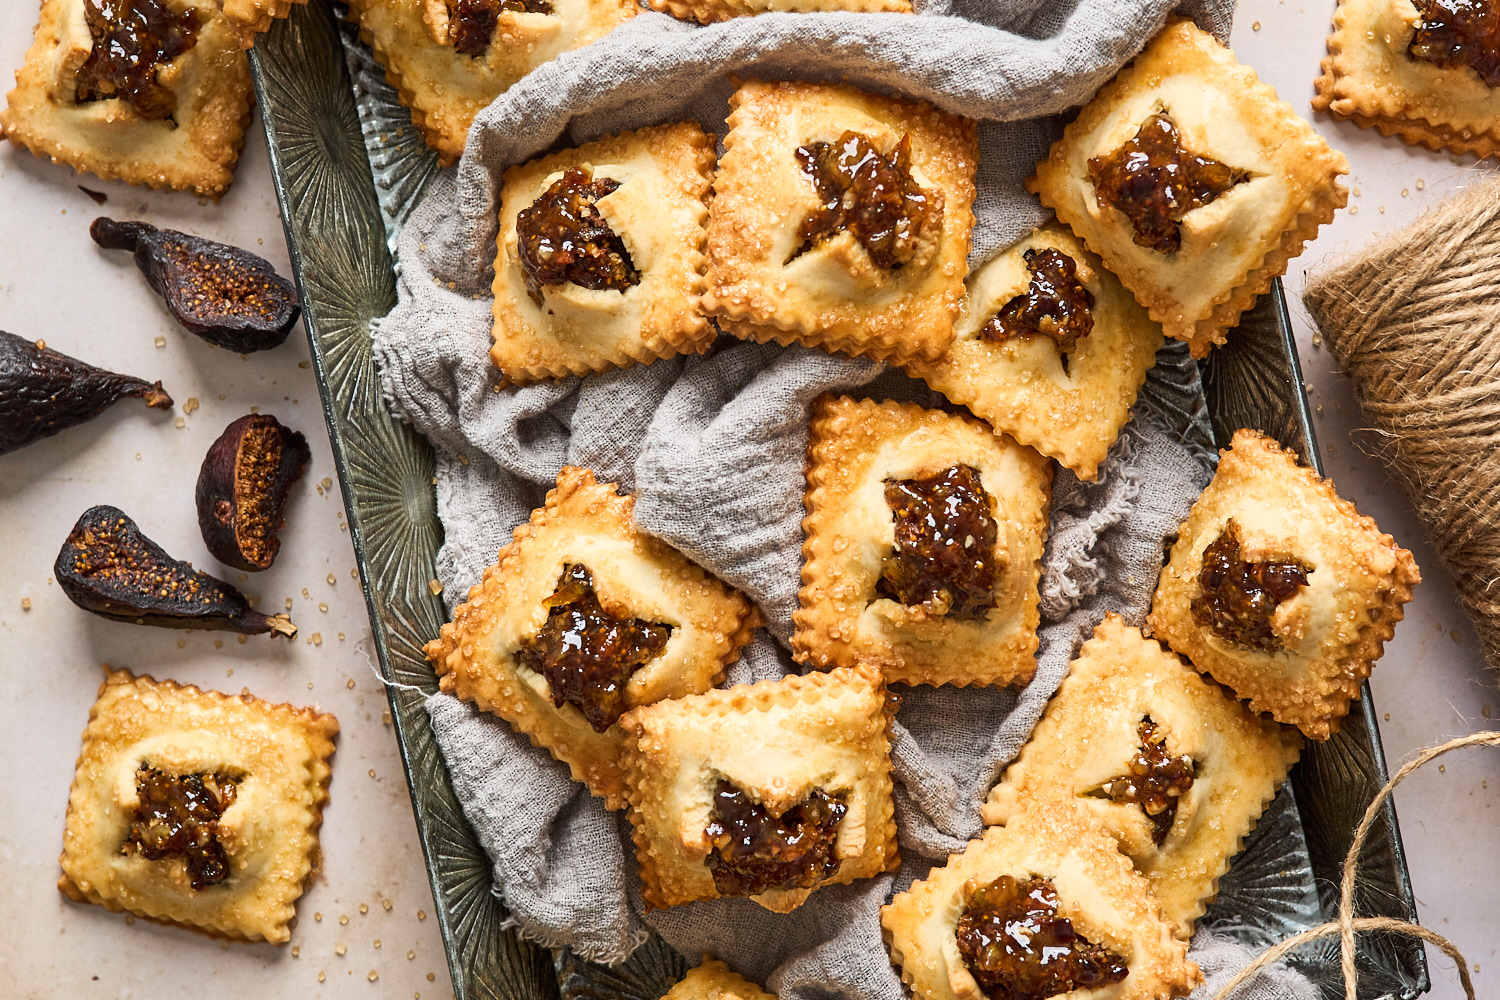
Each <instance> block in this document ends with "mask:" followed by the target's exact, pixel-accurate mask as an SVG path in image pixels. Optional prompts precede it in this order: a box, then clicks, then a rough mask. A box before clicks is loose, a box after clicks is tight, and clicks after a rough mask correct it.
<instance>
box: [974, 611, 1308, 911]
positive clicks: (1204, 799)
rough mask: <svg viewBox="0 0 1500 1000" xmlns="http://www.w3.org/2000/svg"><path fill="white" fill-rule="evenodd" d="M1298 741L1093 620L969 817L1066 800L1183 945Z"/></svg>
mask: <svg viewBox="0 0 1500 1000" xmlns="http://www.w3.org/2000/svg"><path fill="white" fill-rule="evenodd" d="M1301 745H1302V741H1301V739H1299V738H1298V736H1297V734H1296V733H1295V732H1294V731H1293V730H1292V729H1290V728H1288V727H1283V726H1280V725H1278V724H1277V723H1275V722H1272V721H1270V720H1266V719H1262V718H1259V717H1257V716H1256V715H1254V714H1253V713H1252V712H1250V711H1249V710H1247V709H1246V708H1245V707H1244V706H1243V705H1241V704H1239V703H1238V702H1236V701H1235V700H1234V699H1233V698H1231V697H1230V696H1228V695H1227V694H1226V693H1225V692H1224V691H1223V690H1222V689H1221V688H1219V686H1218V685H1216V684H1214V683H1212V682H1210V681H1207V680H1205V679H1204V678H1203V677H1202V676H1201V675H1200V674H1199V673H1198V672H1197V671H1195V670H1194V669H1193V668H1192V667H1191V666H1190V665H1188V664H1185V663H1183V662H1182V661H1181V660H1180V659H1179V658H1178V657H1177V656H1175V655H1174V654H1172V653H1170V652H1167V651H1165V650H1163V649H1162V647H1161V644H1160V643H1158V642H1156V641H1154V640H1151V639H1146V638H1143V637H1142V636H1141V633H1140V630H1138V629H1135V628H1132V627H1130V626H1127V625H1126V624H1125V623H1124V621H1123V620H1122V619H1121V618H1120V617H1119V616H1118V615H1114V614H1110V615H1107V616H1106V617H1105V619H1104V622H1103V623H1102V624H1100V625H1099V627H1098V628H1097V629H1096V630H1095V632H1094V635H1093V636H1092V637H1091V638H1090V639H1089V640H1088V641H1086V642H1085V643H1084V644H1083V646H1082V647H1081V648H1080V649H1079V651H1078V655H1077V657H1075V658H1074V660H1073V662H1072V663H1071V664H1070V665H1069V668H1068V676H1067V677H1066V678H1065V679H1064V680H1063V683H1062V686H1061V687H1059V688H1058V691H1057V693H1056V694H1055V695H1053V697H1052V700H1051V701H1050V702H1049V703H1048V705H1047V709H1046V712H1045V713H1044V714H1043V716H1042V718H1041V721H1040V722H1038V723H1037V727H1036V729H1035V731H1034V732H1033V733H1032V736H1031V739H1030V741H1029V742H1028V743H1027V744H1026V745H1025V746H1024V747H1022V748H1021V753H1020V755H1019V756H1018V757H1017V758H1016V760H1015V762H1014V763H1012V764H1011V765H1010V766H1009V767H1008V768H1006V771H1005V774H1004V776H1003V779H1002V780H1001V782H1000V784H998V785H996V786H995V788H994V789H993V790H992V791H991V792H990V795H989V798H988V800H987V801H986V802H985V804H984V809H983V812H982V815H983V818H984V821H985V822H986V823H998V824H1005V823H1007V822H1009V820H1010V817H1011V816H1012V815H1013V814H1014V813H1016V812H1017V811H1019V810H1022V809H1024V808H1025V806H1026V804H1027V803H1028V802H1030V801H1032V800H1033V799H1037V798H1049V797H1055V798H1060V799H1062V800H1064V801H1066V800H1070V799H1071V800H1072V801H1073V802H1074V804H1075V805H1076V806H1077V807H1078V808H1080V809H1081V810H1082V811H1083V812H1084V813H1085V814H1086V815H1087V816H1089V817H1090V818H1091V819H1092V820H1094V821H1095V822H1097V823H1099V824H1100V825H1101V826H1102V827H1103V828H1104V829H1105V830H1106V831H1108V832H1109V833H1110V835H1111V836H1113V837H1114V838H1115V839H1116V840H1117V841H1118V842H1119V844H1120V849H1121V850H1122V851H1124V852H1125V854H1126V855H1128V856H1129V857H1130V859H1131V860H1132V861H1133V862H1134V864H1135V868H1136V871H1138V872H1139V873H1140V874H1141V875H1143V876H1145V878H1146V880H1147V881H1148V882H1149V883H1150V885H1151V891H1152V893H1153V894H1154V895H1155V896H1156V897H1157V898H1158V899H1159V900H1161V904H1162V913H1163V915H1164V916H1165V917H1166V919H1167V921H1168V922H1169V923H1171V924H1172V925H1173V927H1174V929H1175V931H1176V933H1177V935H1178V936H1179V937H1180V938H1181V939H1182V940H1184V941H1186V940H1188V939H1189V938H1190V937H1191V936H1192V931H1193V922H1194V921H1195V920H1197V919H1198V918H1199V917H1201V916H1202V915H1203V912H1204V909H1205V907H1206V906H1207V904H1208V903H1209V902H1210V901H1211V900H1212V899H1213V897H1214V894H1215V893H1216V892H1217V891H1218V881H1219V878H1220V877H1221V876H1222V875H1223V874H1224V872H1226V871H1227V870H1228V869H1229V860H1230V858H1232V857H1233V856H1234V855H1235V854H1236V853H1238V852H1239V849H1240V845H1241V844H1242V843H1243V841H1244V838H1245V837H1246V836H1247V835H1248V834H1249V833H1250V831H1251V830H1253V829H1254V828H1255V824H1256V821H1257V820H1258V819H1259V817H1260V815H1261V813H1262V812H1263V811H1264V809H1265V807H1266V806H1267V804H1269V803H1270V801H1271V799H1272V798H1273V797H1274V796H1275V794H1276V789H1277V787H1278V786H1279V785H1280V784H1281V783H1282V782H1283V781H1284V780H1285V779H1286V775H1287V772H1288V770H1289V769H1290V768H1291V766H1292V765H1293V764H1294V763H1296V761H1297V757H1298V752H1299V749H1300V747H1301Z"/></svg>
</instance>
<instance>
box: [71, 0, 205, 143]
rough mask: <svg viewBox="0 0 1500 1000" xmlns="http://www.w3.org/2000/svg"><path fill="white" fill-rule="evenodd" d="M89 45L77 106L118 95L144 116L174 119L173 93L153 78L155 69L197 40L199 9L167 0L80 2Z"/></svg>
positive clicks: (77, 89) (76, 85) (81, 69)
mask: <svg viewBox="0 0 1500 1000" xmlns="http://www.w3.org/2000/svg"><path fill="white" fill-rule="evenodd" d="M83 16H84V20H85V21H87V23H88V26H89V37H90V38H92V39H93V47H92V49H90V51H89V56H88V58H87V59H85V60H84V63H83V65H82V66H80V67H79V68H78V75H77V77H76V78H75V82H74V100H76V101H77V102H78V103H79V104H87V103H89V102H91V101H104V100H108V99H110V98H112V97H118V98H120V99H121V100H123V101H124V102H125V103H127V104H129V105H130V106H131V107H132V108H134V109H135V110H136V111H137V112H138V113H139V114H140V115H141V117H143V118H152V119H162V118H170V117H172V114H173V112H175V111H176V110H177V96H176V95H175V94H173V93H172V91H170V90H168V89H167V88H166V87H163V86H162V85H161V84H160V83H159V82H157V79H156V70H157V68H158V67H160V66H162V65H165V64H166V63H169V62H171V61H172V60H173V59H176V58H177V57H178V56H180V55H182V54H183V53H184V52H186V51H187V50H188V49H191V48H192V47H193V46H194V45H196V44H197V43H198V29H199V28H200V27H201V26H202V25H201V22H200V21H199V19H198V11H197V10H195V9H194V8H192V7H188V8H186V9H184V10H182V11H180V12H179V11H173V10H172V9H171V8H170V7H168V6H167V3H166V0H83Z"/></svg>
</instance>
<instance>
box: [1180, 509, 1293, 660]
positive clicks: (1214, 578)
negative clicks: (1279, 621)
mask: <svg viewBox="0 0 1500 1000" xmlns="http://www.w3.org/2000/svg"><path fill="white" fill-rule="evenodd" d="M1240 544H1241V542H1240V528H1239V525H1238V524H1236V523H1235V521H1234V519H1233V518H1230V519H1229V521H1228V523H1226V524H1225V525H1224V531H1223V533H1222V534H1220V535H1219V537H1218V538H1216V539H1214V540H1213V542H1212V543H1210V544H1209V546H1208V547H1207V548H1205V549H1204V550H1203V569H1201V570H1200V571H1199V572H1198V586H1199V588H1200V590H1201V593H1199V595H1198V596H1197V597H1195V598H1193V603H1192V612H1193V621H1194V622H1196V623H1198V625H1200V626H1201V627H1203V628H1206V629H1210V630H1212V632H1213V633H1214V635H1216V636H1218V637H1219V638H1220V639H1223V640H1224V641H1225V642H1233V643H1237V644H1238V645H1241V646H1248V647H1250V648H1251V649H1259V650H1264V651H1266V652H1275V651H1276V650H1278V649H1280V648H1281V640H1280V639H1279V638H1278V637H1277V635H1276V633H1275V632H1274V631H1272V629H1271V616H1272V615H1273V614H1275V613H1276V608H1277V607H1279V606H1280V604H1281V602H1282V601H1285V600H1286V599H1288V598H1289V597H1291V596H1292V595H1294V594H1296V593H1297V591H1298V589H1299V588H1301V587H1305V586H1306V585H1307V574H1308V573H1311V572H1312V567H1311V566H1305V565H1303V564H1302V563H1300V562H1246V561H1245V560H1244V559H1242V558H1240Z"/></svg>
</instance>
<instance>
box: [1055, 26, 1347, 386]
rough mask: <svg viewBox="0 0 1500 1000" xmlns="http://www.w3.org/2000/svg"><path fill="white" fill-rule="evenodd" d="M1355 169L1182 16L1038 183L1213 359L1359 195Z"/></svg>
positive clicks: (1135, 289)
mask: <svg viewBox="0 0 1500 1000" xmlns="http://www.w3.org/2000/svg"><path fill="white" fill-rule="evenodd" d="M1153 156H1154V157H1155V161H1156V162H1154V163H1153V159H1152V158H1153ZM1173 163H1175V169H1169V168H1171V167H1172V164H1173ZM1348 169H1349V167H1348V162H1347V161H1346V160H1345V159H1344V156H1343V154H1342V153H1339V152H1337V151H1336V150H1333V149H1330V148H1329V147H1328V144H1327V143H1326V142H1324V141H1323V139H1322V138H1321V137H1320V136H1319V135H1318V134H1317V133H1316V132H1314V131H1313V129H1312V127H1311V126H1310V125H1309V124H1308V123H1307V122H1305V121H1303V120H1302V119H1301V118H1299V117H1298V116H1297V114H1296V112H1294V111H1293V110H1292V108H1291V106H1290V105H1288V104H1286V103H1284V102H1282V101H1281V100H1279V99H1278V98H1277V97H1276V92H1275V91H1274V90H1272V89H1271V87H1269V86H1267V85H1266V84H1264V83H1262V82H1261V81H1260V80H1259V79H1258V78H1257V77H1256V75H1255V73H1254V71H1253V70H1251V69H1250V68H1249V67H1247V66H1243V65H1241V64H1240V63H1238V62H1237V61H1236V60H1235V58H1234V54H1233V53H1232V52H1230V51H1229V50H1228V49H1226V48H1224V47H1223V46H1222V45H1220V44H1219V43H1218V42H1217V41H1215V40H1214V38H1213V37H1212V36H1211V35H1209V34H1207V33H1206V32H1203V31H1201V30H1199V29H1198V28H1197V27H1195V26H1194V25H1193V24H1192V22H1190V21H1183V20H1177V21H1172V22H1169V23H1168V25H1167V26H1166V27H1165V28H1164V29H1163V30H1162V32H1161V34H1159V35H1158V36H1157V37H1156V38H1155V39H1153V40H1152V41H1151V42H1150V43H1149V44H1148V45H1147V46H1146V49H1145V51H1144V52H1142V53H1141V54H1140V55H1139V56H1137V57H1136V59H1135V61H1134V62H1132V63H1131V64H1130V65H1129V66H1127V67H1126V68H1125V69H1123V70H1121V71H1120V73H1119V75H1118V76H1116V77H1115V79H1114V80H1113V81H1111V82H1110V83H1108V84H1106V85H1105V86H1104V88H1103V89H1101V90H1100V91H1099V93H1098V94H1096V95H1095V96H1094V99H1093V100H1091V101H1090V102H1089V103H1088V104H1086V105H1085V106H1084V108H1083V111H1082V112H1081V113H1080V114H1079V116H1078V117H1077V119H1075V120H1074V121H1073V122H1072V123H1070V124H1069V125H1068V126H1067V128H1066V129H1065V130H1064V132H1063V137H1062V139H1060V140H1059V141H1058V142H1056V143H1055V144H1054V145H1053V147H1052V150H1051V152H1050V154H1049V155H1048V157H1047V158H1046V159H1045V160H1043V161H1042V162H1041V163H1039V164H1038V165H1037V170H1036V174H1035V175H1034V176H1032V177H1031V178H1030V179H1029V180H1028V181H1027V186H1028V188H1030V189H1031V190H1032V191H1033V192H1035V193H1036V194H1038V195H1039V196H1040V197H1041V200H1042V203H1043V204H1045V205H1047V206H1048V207H1049V208H1052V209H1053V210H1054V211H1056V212H1057V217H1058V218H1059V219H1060V220H1062V221H1063V222H1064V223H1066V224H1067V225H1068V226H1069V227H1070V228H1072V230H1073V232H1074V233H1075V234H1077V236H1078V237H1079V238H1080V239H1082V240H1083V242H1084V243H1085V244H1086V245H1087V246H1088V248H1089V249H1090V250H1092V251H1093V252H1094V253H1096V254H1098V255H1099V256H1100V258H1101V259H1102V260H1103V261H1104V266H1105V267H1106V268H1108V269H1109V270H1110V271H1111V272H1113V273H1114V274H1116V275H1117V276H1118V277H1119V279H1120V282H1121V283H1122V284H1123V285H1124V286H1125V287H1126V288H1128V289H1130V291H1131V293H1132V294H1133V295H1134V296H1135V298H1136V300H1137V301H1139V302H1140V303H1141V305H1143V306H1145V307H1146V309H1147V310H1148V311H1149V313H1150V315H1151V318H1152V319H1154V320H1156V321H1157V322H1159V323H1161V324H1162V329H1163V331H1164V332H1165V333H1166V335H1167V336H1169V337H1173V338H1175V339H1177V340H1184V341H1187V342H1188V344H1189V345H1191V347H1192V352H1193V355H1194V357H1200V358H1201V357H1204V356H1206V355H1207V354H1208V351H1209V349H1210V348H1211V347H1213V346H1214V345H1215V344H1222V343H1224V341H1225V339H1226V337H1227V331H1228V330H1229V329H1230V328H1231V327H1233V326H1234V325H1235V324H1236V323H1237V322H1238V321H1239V316H1240V314H1241V313H1242V312H1244V311H1245V310H1246V309H1248V308H1250V306H1251V305H1253V304H1254V302H1255V299H1256V298H1257V297H1258V296H1259V295H1260V294H1261V293H1263V292H1264V291H1266V289H1268V288H1269V287H1270V283H1271V280H1272V279H1273V278H1274V277H1276V276H1277V275H1280V274H1282V273H1284V272H1285V271H1286V267H1287V262H1288V261H1289V260H1291V259H1292V258H1293V257H1295V256H1296V255H1297V254H1299V253H1301V252H1302V247H1303V245H1304V244H1305V243H1306V242H1307V241H1308V240H1311V239H1312V238H1313V237H1314V236H1316V235H1317V231H1318V228H1319V227H1320V226H1322V225H1323V224H1325V223H1327V222H1328V221H1330V220H1331V219H1332V218H1333V213H1334V212H1335V211H1336V210H1337V209H1338V208H1341V207H1342V206H1343V205H1344V203H1345V202H1346V201H1347V200H1348V191H1347V189H1345V188H1344V187H1343V186H1342V185H1341V184H1339V183H1338V177H1339V175H1341V174H1344V173H1347V172H1348ZM1122 182H1124V183H1123V188H1122ZM1122 206H1124V208H1123V209H1122Z"/></svg>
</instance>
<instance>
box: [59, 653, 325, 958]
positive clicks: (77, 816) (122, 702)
mask: <svg viewBox="0 0 1500 1000" xmlns="http://www.w3.org/2000/svg"><path fill="white" fill-rule="evenodd" d="M338 731H339V724H338V722H337V720H335V719H334V717H333V716H331V715H324V714H320V713H318V712H316V711H314V710H312V709H308V708H293V707H292V706H290V705H272V704H271V703H269V702H265V701H262V700H260V699H259V698H256V697H253V696H251V695H248V694H242V695H227V694H220V693H219V692H217V691H200V690H198V689H197V688H195V687H191V686H184V685H179V684H175V683H173V682H172V681H157V680H154V679H152V678H150V677H145V676H142V677H136V676H134V675H132V674H131V673H130V672H129V671H127V670H114V671H111V672H110V673H109V675H108V676H107V677H106V678H105V681H104V683H103V685H101V686H100V688H99V698H98V700H97V701H95V702H94V707H93V708H92V709H91V710H90V712H89V722H88V727H87V728H86V729H84V731H83V749H82V751H81V752H80V753H79V755H78V770H77V772H76V773H75V774H74V776H73V788H72V790H71V791H70V792H69V793H68V814H67V829H66V831H65V832H64V834H63V853H62V871H63V875H62V878H61V879H60V880H59V881H58V884H57V887H58V888H59V889H60V890H62V892H63V893H64V894H65V895H67V896H68V897H70V898H72V899H75V900H77V901H78V902H80V903H98V904H99V905H101V906H103V907H104V908H105V909H109V910H115V911H126V912H129V913H133V914H135V915H136V916H138V917H145V918H146V919H148V920H156V921H160V922H162V923H169V924H177V925H179V926H182V927H186V928H188V929H189V930H195V931H201V932H203V933H206V934H210V935H213V936H216V937H226V938H240V939H244V940H247V941H269V942H271V943H272V944H284V943H286V941H287V940H288V939H289V938H290V937H291V933H290V931H289V930H288V924H289V922H290V921H291V919H292V918H293V917H294V916H295V915H296V906H295V904H296V902H297V899H298V897H299V896H301V895H302V891H303V889H304V887H305V886H306V884H307V881H308V879H309V878H310V877H311V875H312V872H313V869H314V868H315V867H316V865H317V863H318V826H319V824H320V823H322V821H323V806H324V804H325V803H327V801H328V779H329V776H330V774H331V772H330V770H329V767H328V760H329V758H330V757H331V756H332V755H333V737H334V735H335V734H336V733H337V732H338Z"/></svg>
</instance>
